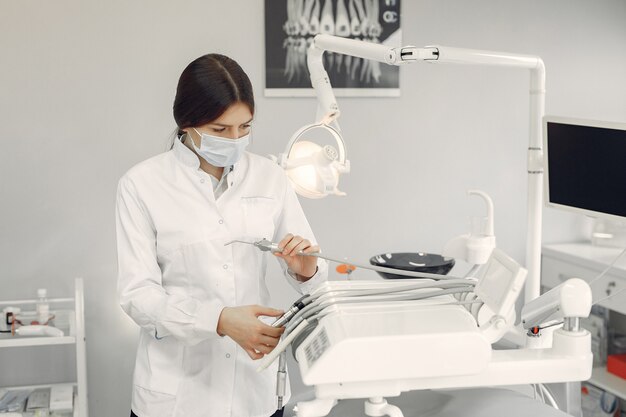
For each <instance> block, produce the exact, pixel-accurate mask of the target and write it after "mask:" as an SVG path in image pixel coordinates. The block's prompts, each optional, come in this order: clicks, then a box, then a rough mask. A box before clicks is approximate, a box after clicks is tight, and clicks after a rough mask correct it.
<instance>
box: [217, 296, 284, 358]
mask: <svg viewBox="0 0 626 417" xmlns="http://www.w3.org/2000/svg"><path fill="white" fill-rule="evenodd" d="M282 314H283V311H281V310H276V309H274V308H269V307H262V306H258V305H250V306H241V307H224V309H223V310H222V314H221V315H220V318H219V321H218V323H217V333H218V334H220V335H222V336H228V337H230V338H231V339H233V340H234V341H235V342H237V344H238V345H239V346H241V347H242V348H243V350H245V351H246V353H247V354H248V356H250V357H251V358H252V359H253V360H257V359H261V358H262V357H263V356H265V355H267V354H268V353H270V352H271V351H272V350H274V348H275V347H276V345H277V344H278V342H279V341H280V336H281V335H282V334H283V332H284V331H285V328H284V327H272V326H268V325H267V324H265V323H263V322H262V321H261V320H259V316H269V317H280V316H281V315H282Z"/></svg>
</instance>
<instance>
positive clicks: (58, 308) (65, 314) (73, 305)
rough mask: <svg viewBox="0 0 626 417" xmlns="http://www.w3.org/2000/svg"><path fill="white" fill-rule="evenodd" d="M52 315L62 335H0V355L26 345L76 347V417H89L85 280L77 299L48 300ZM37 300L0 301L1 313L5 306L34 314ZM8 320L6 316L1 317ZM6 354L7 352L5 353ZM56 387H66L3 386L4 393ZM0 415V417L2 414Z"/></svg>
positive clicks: (79, 283) (78, 283)
mask: <svg viewBox="0 0 626 417" xmlns="http://www.w3.org/2000/svg"><path fill="white" fill-rule="evenodd" d="M47 303H48V304H49V306H50V313H51V314H54V315H55V327H58V328H59V329H61V330H63V336H59V337H50V336H32V337H26V336H12V335H11V334H10V333H9V334H7V333H0V355H3V354H10V353H9V351H10V349H6V348H19V347H27V346H36V347H37V349H46V346H51V345H68V346H69V345H74V346H75V349H76V378H75V379H74V380H73V381H67V384H71V385H72V386H74V411H73V416H74V417H87V362H86V354H85V321H84V320H85V316H84V296H83V280H82V279H80V278H77V279H76V280H75V288H74V297H72V298H52V299H48V300H47ZM36 304H37V300H35V299H25V300H6V301H5V300H0V311H2V310H3V309H4V308H5V307H8V306H11V307H19V308H21V309H22V311H34V309H35V306H36ZM2 319H3V320H5V317H4V316H3V317H2ZM5 352H6V353H5ZM15 366H16V368H15V369H14V370H11V369H8V370H3V371H6V372H19V366H20V365H19V364H15ZM53 385H64V384H41V385H29V386H10V387H0V389H4V390H9V391H11V390H22V389H33V390H34V389H40V388H50V387H52V386H53ZM0 415H1V414H0Z"/></svg>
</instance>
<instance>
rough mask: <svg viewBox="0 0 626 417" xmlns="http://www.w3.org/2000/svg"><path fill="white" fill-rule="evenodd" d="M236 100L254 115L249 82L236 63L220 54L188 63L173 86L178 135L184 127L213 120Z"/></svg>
mask: <svg viewBox="0 0 626 417" xmlns="http://www.w3.org/2000/svg"><path fill="white" fill-rule="evenodd" d="M237 102H241V103H244V104H246V105H247V106H248V107H249V108H250V112H251V113H252V114H254V94H253V92H252V83H250V79H249V78H248V76H247V75H246V73H245V72H244V71H243V69H241V67H240V66H239V64H237V63H236V62H235V61H234V60H232V59H230V58H228V57H227V56H224V55H220V54H207V55H204V56H201V57H200V58H197V59H196V60H194V61H193V62H191V63H190V64H189V65H187V68H185V70H184V71H183V73H182V74H181V75H180V79H179V80H178V87H177V88H176V97H175V98H174V120H175V121H176V124H177V125H178V136H179V137H180V136H182V135H183V134H184V133H185V132H183V130H182V129H184V128H187V127H194V126H202V125H204V124H207V123H210V122H212V121H213V120H215V119H217V118H218V117H220V116H221V115H222V114H223V113H224V112H225V111H226V109H228V108H229V107H230V106H231V105H233V104H235V103H237Z"/></svg>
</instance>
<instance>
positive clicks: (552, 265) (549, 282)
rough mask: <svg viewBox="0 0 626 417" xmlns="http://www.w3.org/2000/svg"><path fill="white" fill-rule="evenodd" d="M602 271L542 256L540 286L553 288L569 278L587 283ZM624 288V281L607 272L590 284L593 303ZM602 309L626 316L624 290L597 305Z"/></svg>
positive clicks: (625, 293) (625, 283) (625, 292)
mask: <svg viewBox="0 0 626 417" xmlns="http://www.w3.org/2000/svg"><path fill="white" fill-rule="evenodd" d="M603 270H604V269H595V268H589V267H585V266H582V265H578V264H574V263H570V262H565V261H562V260H560V259H554V258H552V257H549V256H545V255H544V256H542V261H541V285H543V286H545V287H547V288H554V287H556V286H557V285H559V284H561V283H563V282H565V281H566V280H568V279H569V278H580V279H583V280H585V281H587V282H589V281H591V280H593V279H594V278H595V277H597V276H598V275H599V274H600V273H602V271H603ZM623 288H626V279H624V278H623V277H621V276H617V275H615V274H611V271H609V272H608V273H607V274H606V275H604V276H603V277H602V278H600V279H599V280H598V281H596V282H594V283H593V284H591V291H592V293H593V301H594V302H595V301H596V300H600V299H602V298H605V297H607V296H608V295H609V294H615V293H616V292H617V291H620V290H622V289H623ZM599 304H600V305H601V306H603V307H607V308H609V309H611V310H615V311H618V312H620V313H622V314H626V290H624V291H623V292H621V293H620V294H617V295H616V296H614V297H612V298H609V299H608V300H604V301H602V302H600V303H599Z"/></svg>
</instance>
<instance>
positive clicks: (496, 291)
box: [474, 248, 528, 317]
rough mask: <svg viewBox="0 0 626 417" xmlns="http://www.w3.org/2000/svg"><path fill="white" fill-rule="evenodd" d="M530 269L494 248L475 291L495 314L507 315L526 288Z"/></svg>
mask: <svg viewBox="0 0 626 417" xmlns="http://www.w3.org/2000/svg"><path fill="white" fill-rule="evenodd" d="M527 272H528V271H526V269H524V268H522V266H521V265H520V264H518V263H517V262H515V261H514V260H513V259H512V258H510V257H509V256H508V255H506V254H505V253H504V252H502V251H501V250H500V249H497V248H496V249H494V250H493V252H492V253H491V257H490V258H489V262H488V263H487V265H485V266H484V267H483V268H482V269H481V270H480V275H481V276H480V278H479V281H478V284H476V288H475V290H474V292H475V293H476V295H477V296H478V298H479V299H480V300H482V301H483V302H484V303H485V305H487V306H488V307H489V308H490V309H491V310H492V311H493V312H494V314H496V315H498V316H503V317H504V316H506V315H507V314H508V313H509V311H510V310H511V309H513V307H514V306H515V301H516V300H517V297H518V296H519V294H520V293H521V291H522V288H524V281H525V280H526V274H527Z"/></svg>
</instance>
